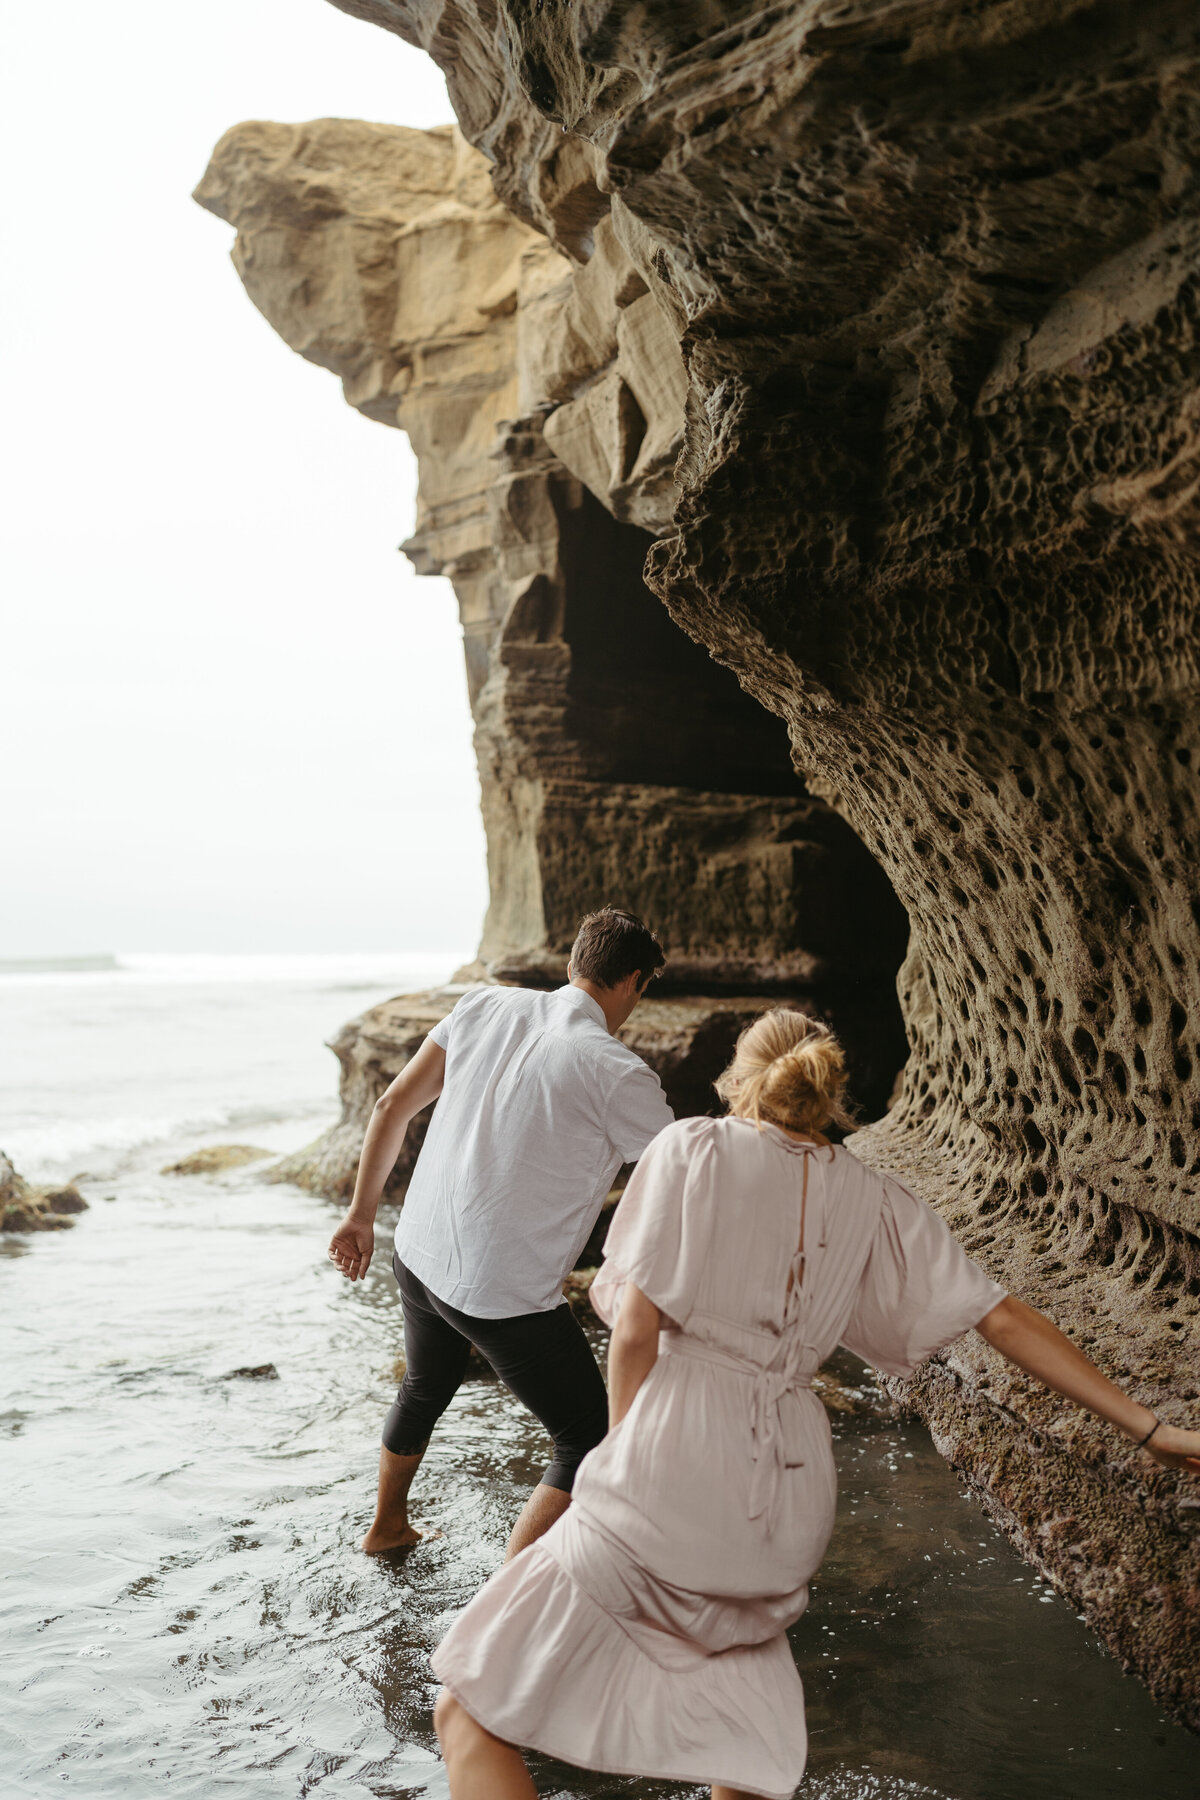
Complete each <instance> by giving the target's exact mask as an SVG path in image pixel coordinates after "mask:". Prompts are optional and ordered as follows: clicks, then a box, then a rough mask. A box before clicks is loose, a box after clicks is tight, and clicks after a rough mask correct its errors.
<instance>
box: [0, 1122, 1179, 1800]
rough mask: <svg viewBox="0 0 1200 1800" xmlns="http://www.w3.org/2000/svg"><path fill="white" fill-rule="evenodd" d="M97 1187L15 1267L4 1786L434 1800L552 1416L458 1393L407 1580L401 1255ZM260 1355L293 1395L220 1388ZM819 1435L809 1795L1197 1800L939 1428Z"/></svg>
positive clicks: (480, 1389)
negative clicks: (458, 1693)
mask: <svg viewBox="0 0 1200 1800" xmlns="http://www.w3.org/2000/svg"><path fill="white" fill-rule="evenodd" d="M165 1160H166V1157H165V1155H164V1154H162V1153H161V1151H160V1152H159V1153H158V1154H157V1155H156V1157H155V1161H156V1162H162V1161H165ZM106 1193H115V1195H116V1198H115V1200H113V1201H112V1202H111V1203H109V1204H105V1201H104V1195H105V1194H106ZM91 1197H92V1199H93V1202H94V1203H93V1208H92V1211H91V1212H90V1213H88V1214H86V1215H85V1216H84V1217H83V1218H82V1219H81V1220H80V1221H79V1224H78V1225H77V1227H76V1229H75V1230H74V1231H73V1232H71V1233H69V1234H62V1235H55V1236H54V1237H53V1238H41V1239H31V1240H14V1239H7V1240H4V1241H3V1243H2V1245H0V1250H2V1254H0V1317H2V1320H3V1323H2V1325H0V1369H3V1371H4V1380H5V1387H4V1392H3V1394H2V1395H0V1438H2V1439H3V1454H4V1462H5V1466H6V1469H7V1472H8V1478H7V1481H6V1484H5V1485H6V1510H7V1512H8V1514H9V1519H8V1522H7V1523H6V1527H5V1536H4V1540H3V1542H4V1546H5V1552H6V1562H7V1564H8V1575H7V1579H6V1582H5V1586H4V1597H3V1613H2V1617H3V1626H4V1636H5V1642H6V1648H7V1649H8V1651H9V1653H10V1669H11V1670H12V1673H11V1675H10V1679H9V1682H8V1688H9V1696H10V1697H9V1699H8V1701H7V1704H6V1706H5V1708H4V1711H3V1714H2V1715H0V1770H3V1776H2V1777H0V1787H2V1788H3V1791H4V1792H6V1793H7V1792H9V1791H11V1792H13V1793H21V1794H28V1795H36V1796H41V1795H45V1794H49V1793H58V1792H60V1791H61V1790H62V1789H63V1788H64V1787H67V1788H69V1790H70V1791H74V1792H76V1793H80V1794H85V1795H87V1796H88V1800H107V1797H108V1796H113V1797H114V1800H116V1797H117V1796H119V1797H120V1800H138V1797H139V1796H142V1795H149V1794H151V1793H154V1794H157V1793H158V1792H160V1791H161V1790H162V1788H163V1787H164V1785H165V1784H166V1783H167V1782H168V1781H169V1784H170V1791H171V1793H172V1794H174V1795H177V1796H189V1795H194V1796H203V1797H204V1800H211V1797H212V1796H214V1795H216V1794H218V1793H219V1794H220V1795H221V1796H222V1797H227V1800H240V1797H241V1796H243V1795H244V1796H246V1797H247V1800H250V1796H259V1795H299V1796H306V1795H310V1794H311V1795H317V1794H319V1795H320V1796H322V1800H367V1797H368V1796H374V1797H375V1800H399V1797H400V1796H418V1795H420V1796H428V1797H429V1800H434V1797H440V1800H445V1796H446V1794H447V1788H446V1784H445V1780H444V1776H443V1773H442V1770H441V1767H440V1764H439V1762H438V1759H437V1754H436V1746H435V1742H434V1738H433V1734H432V1729H431V1724H430V1707H431V1702H432V1694H433V1684H432V1680H431V1677H430V1674H429V1668H428V1655H429V1651H430V1649H431V1647H432V1646H433V1644H434V1643H435V1642H436V1641H437V1639H438V1638H439V1637H440V1635H441V1633H442V1631H443V1630H444V1629H445V1626H446V1625H447V1623H448V1622H449V1620H450V1619H451V1617H452V1616H453V1614H454V1612H455V1610H456V1609H457V1608H458V1607H460V1606H461V1605H462V1604H463V1603H464V1602H465V1601H466V1600H467V1599H468V1598H469V1596H470V1595H471V1594H472V1593H473V1592H474V1590H475V1589H476V1587H477V1586H478V1585H479V1583H480V1582H481V1581H482V1580H483V1579H484V1578H485V1577H486V1575H487V1574H488V1573H489V1572H490V1571H491V1570H492V1569H493V1568H494V1567H495V1566H496V1564H497V1563H498V1561H499V1558H500V1554H501V1549H502V1546H503V1543H504V1539H505V1537H506V1535H507V1533H508V1530H509V1527H510V1525H511V1523H512V1520H513V1518H514V1516H515V1514H516V1512H517V1511H518V1509H519V1507H520V1505H521V1503H522V1501H523V1499H524V1496H525V1492H526V1491H527V1489H528V1487H529V1485H530V1483H531V1482H532V1481H533V1480H534V1479H535V1478H536V1475H537V1472H538V1470H539V1469H540V1467H541V1466H542V1464H543V1463H544V1460H545V1456H546V1447H545V1444H544V1442H543V1441H542V1439H541V1437H540V1433H539V1430H538V1428H537V1427H536V1426H535V1425H534V1424H533V1423H532V1421H530V1420H529V1419H528V1418H527V1416H526V1415H525V1414H523V1412H522V1411H521V1409H520V1408H519V1407H518V1406H517V1405H516V1403H515V1402H513V1401H512V1400H510V1399H509V1397H508V1396H507V1395H506V1393H505V1392H504V1390H503V1389H501V1388H499V1387H498V1386H497V1385H496V1384H495V1383H494V1382H492V1381H490V1380H487V1379H479V1380H473V1381H471V1382H469V1383H468V1384H467V1386H466V1387H464V1389H463V1391H462V1393H461V1394H460V1396H459V1398H458V1400H457V1401H456V1403H455V1405H454V1407H453V1409H452V1411H451V1413H450V1414H449V1415H448V1416H447V1419H446V1420H445V1421H444V1423H443V1426H442V1428H441V1429H440V1431H439V1432H438V1434H437V1436H436V1438H435V1440H434V1443H433V1445H432V1447H431V1449H430V1452H429V1455H428V1458H427V1462H426V1467H425V1470H424V1471H423V1474H422V1478H421V1483H420V1487H419V1490H418V1498H419V1506H418V1509H417V1510H418V1516H419V1517H420V1518H422V1519H423V1520H424V1521H425V1522H426V1523H428V1524H430V1525H433V1526H437V1527H439V1528H440V1530H441V1532H442V1534H443V1535H442V1536H441V1537H439V1538H436V1539H432V1540H430V1541H428V1542H427V1543H424V1544H422V1545H421V1546H419V1547H418V1548H417V1550H415V1551H414V1552H413V1554H412V1555H411V1556H410V1557H409V1558H408V1559H407V1561H399V1560H392V1561H371V1560H368V1559H366V1558H364V1557H362V1556H361V1555H360V1554H358V1552H357V1551H356V1549H355V1545H356V1542H357V1539H358V1537H359V1536H360V1535H361V1533H362V1530H363V1529H364V1527H365V1524H366V1522H367V1519H368V1517H369V1515H370V1511H371V1502H372V1498H373V1488H374V1479H373V1477H374V1461H375V1445H376V1443H377V1441H378V1431H379V1425H380V1420H381V1417H382V1413H383V1411H384V1408H385V1407H386V1404H387V1402H388V1400H389V1398H390V1393H391V1387H392V1374H391V1371H392V1366H393V1363H394V1361H395V1359H396V1357H397V1356H398V1355H399V1353H400V1352H401V1349H402V1340H401V1329H400V1317H399V1309H398V1307H397V1305H396V1303H395V1300H394V1295H393V1289H392V1283H391V1276H390V1272H389V1269H388V1259H387V1257H386V1256H380V1257H377V1259H376V1263H375V1266H374V1268H373V1269H372V1272H371V1276H370V1278H369V1280H368V1281H367V1282H366V1283H365V1284H362V1285H360V1286H357V1287H355V1288H351V1287H350V1286H349V1285H348V1284H346V1283H344V1282H341V1281H340V1280H339V1279H338V1278H337V1277H336V1276H335V1275H334V1273H333V1272H332V1270H331V1269H330V1268H329V1267H328V1265H326V1264H325V1263H324V1262H323V1260H322V1252H323V1247H324V1242H325V1240H326V1238H327V1235H328V1226H329V1221H330V1218H331V1217H332V1211H331V1209H330V1208H329V1207H328V1206H326V1205H325V1204H324V1203H323V1202H321V1201H318V1200H315V1199H313V1198H311V1197H309V1196H307V1195H303V1194H300V1193H297V1192H294V1191H292V1190H289V1189H280V1188H266V1187H262V1186H260V1185H257V1184H256V1181H255V1171H254V1169H253V1168H250V1169H247V1170H244V1171H239V1172H237V1173H236V1174H233V1175H229V1176H225V1177H222V1178H219V1179H215V1180H214V1179H207V1180H206V1179H201V1178H195V1179H178V1178H175V1179H170V1178H160V1177H157V1176H155V1175H152V1174H149V1173H145V1172H143V1173H141V1174H137V1173H134V1174H130V1175H127V1176H126V1177H124V1178H123V1179H122V1180H121V1181H120V1182H119V1183H118V1184H116V1185H115V1186H114V1185H112V1184H109V1185H108V1186H106V1187H104V1188H97V1189H94V1190H92V1193H91ZM380 1235H381V1239H382V1238H383V1236H384V1231H383V1229H381V1234H380ZM266 1363H273V1364H274V1365H275V1367H276V1369H277V1370H278V1372H279V1379H278V1380H248V1379H241V1378H232V1379H230V1378H229V1376H230V1371H232V1370H234V1369H237V1368H253V1367H255V1366H257V1365H261V1364H266ZM18 1371H19V1372H18ZM834 1429H835V1437H836V1439H837V1448H838V1460H839V1465H840V1469H841V1475H842V1517H841V1524H840V1527H839V1531H838V1533H837V1535H836V1537H835V1540H834V1548H833V1551H832V1553H831V1556H830V1558H829V1560H828V1562H827V1563H826V1565H825V1568H824V1569H823V1571H822V1574H821V1576H820V1578H819V1582H818V1585H817V1588H816V1589H815V1592H814V1598H813V1605H812V1608H811V1610H810V1612H809V1614H808V1615H807V1617H806V1618H805V1619H803V1620H802V1621H801V1622H800V1624H799V1625H798V1626H797V1627H796V1629H795V1631H794V1633H793V1641H794V1644H795V1650H796V1655H797V1658H798V1660H799V1663H800V1666H801V1669H802V1672H803V1674H804V1679H805V1685H806V1689H807V1693H808V1704H809V1723H810V1730H811V1735H812V1764H811V1772H810V1775H809V1778H808V1780H807V1782H806V1784H805V1787H804V1789H803V1793H804V1795H805V1796H811V1800H869V1797H870V1800H875V1797H878V1800H901V1796H906V1795H914V1794H922V1793H933V1794H935V1795H939V1796H945V1797H948V1800H1016V1797H1017V1796H1020V1797H1021V1800H1134V1796H1138V1797H1139V1800H1140V1797H1141V1796H1143V1795H1145V1794H1146V1793H1148V1792H1152V1793H1154V1794H1156V1795H1157V1796H1159V1797H1160V1800H1183V1796H1184V1795H1185V1794H1186V1795H1189V1796H1190V1795H1192V1794H1193V1793H1194V1792H1195V1788H1196V1773H1197V1755H1196V1743H1195V1740H1194V1739H1193V1738H1190V1737H1189V1736H1187V1735H1186V1734H1185V1733H1183V1732H1182V1731H1180V1730H1179V1729H1177V1728H1176V1727H1173V1726H1171V1725H1168V1724H1165V1723H1164V1722H1163V1721H1162V1720H1161V1718H1160V1716H1159V1714H1158V1712H1157V1710H1156V1709H1155V1708H1154V1706H1153V1705H1152V1704H1151V1702H1150V1701H1149V1700H1148V1699H1147V1697H1146V1695H1145V1694H1144V1692H1143V1691H1142V1690H1141V1689H1140V1688H1139V1687H1138V1686H1137V1685H1136V1684H1135V1683H1134V1682H1132V1681H1129V1680H1126V1679H1124V1678H1123V1677H1122V1676H1121V1674H1120V1673H1119V1671H1118V1670H1117V1669H1116V1667H1115V1666H1114V1665H1113V1663H1112V1662H1111V1661H1110V1660H1108V1659H1107V1658H1106V1657H1104V1656H1103V1655H1102V1653H1101V1652H1100V1651H1099V1649H1098V1647H1097V1646H1096V1644H1095V1643H1094V1641H1093V1640H1092V1639H1091V1638H1090V1637H1089V1635H1088V1633H1087V1632H1086V1630H1085V1628H1084V1627H1083V1626H1082V1625H1081V1624H1080V1623H1079V1622H1078V1621H1077V1620H1076V1619H1075V1617H1074V1616H1073V1614H1072V1613H1071V1611H1070V1609H1069V1608H1068V1607H1067V1606H1066V1605H1065V1603H1064V1602H1063V1601H1062V1600H1061V1599H1059V1598H1058V1597H1056V1596H1054V1595H1052V1594H1051V1593H1050V1592H1049V1591H1048V1590H1047V1589H1045V1588H1043V1587H1042V1586H1041V1585H1040V1584H1039V1583H1038V1582H1037V1581H1036V1580H1035V1579H1034V1577H1033V1576H1032V1573H1031V1571H1030V1570H1029V1569H1027V1568H1026V1567H1025V1566H1024V1565H1023V1564H1022V1563H1020V1562H1019V1561H1018V1560H1017V1559H1016V1558H1015V1557H1014V1556H1013V1555H1012V1553H1011V1552H1010V1551H1009V1550H1008V1549H1007V1547H1006V1546H1005V1544H1004V1543H1003V1541H1002V1540H1001V1539H1000V1537H999V1536H998V1534H997V1533H996V1532H995V1531H994V1530H993V1529H992V1528H991V1527H990V1526H988V1525H987V1524H986V1522H985V1521H984V1520H983V1518H982V1516H981V1514H980V1513H979V1511H978V1509H977V1507H975V1506H974V1505H973V1504H972V1503H971V1502H969V1501H968V1500H966V1499H964V1498H963V1497H962V1496H961V1495H960V1493H959V1490H958V1487H957V1485H956V1483H955V1481H954V1479H953V1477H952V1476H951V1475H950V1474H949V1473H948V1472H947V1470H946V1469H945V1468H944V1466H943V1465H942V1463H941V1462H940V1460H939V1459H938V1458H937V1456H936V1455H935V1453H934V1452H933V1450H932V1448H931V1447H930V1445H929V1442H928V1439H927V1438H926V1437H925V1436H924V1434H923V1433H922V1432H920V1431H919V1430H917V1429H916V1428H914V1427H909V1426H901V1425H897V1424H896V1423H894V1422H893V1421H890V1420H887V1419H879V1418H871V1417H846V1416H839V1417H837V1418H835V1421H834ZM535 1776H536V1779H537V1783H538V1788H539V1792H540V1793H542V1794H544V1795H559V1796H563V1797H566V1796H570V1797H572V1800H574V1797H576V1796H579V1797H582V1796H591V1797H596V1800H599V1797H600V1796H606V1795H611V1796H616V1795H634V1794H636V1795H638V1796H640V1797H642V1800H651V1797H652V1796H660V1795H661V1796H666V1795H668V1794H670V1795H674V1796H681V1795H684V1794H685V1793H688V1792H689V1791H694V1792H698V1791H699V1790H687V1789H684V1788H681V1787H678V1786H671V1785H668V1784H661V1783H648V1782H643V1781H631V1780H615V1779H613V1778H612V1777H610V1776H597V1775H588V1774H581V1773H579V1772H577V1771H574V1770H571V1769H568V1768H566V1767H564V1766H563V1765H561V1764H556V1763H551V1762H549V1761H546V1760H542V1761H539V1762H538V1763H537V1764H536V1765H535ZM5 1784H11V1786H6V1785H5Z"/></svg>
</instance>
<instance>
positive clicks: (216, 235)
mask: <svg viewBox="0 0 1200 1800" xmlns="http://www.w3.org/2000/svg"><path fill="white" fill-rule="evenodd" d="M5 36H6V57H5V73H4V75H3V77H2V78H0V80H2V82H3V89H4V119H3V133H4V137H5V151H4V165H3V166H4V168H5V171H6V177H7V178H6V182H5V239H6V266H7V277H6V281H5V283H4V286H3V296H2V297H3V326H2V343H3V363H4V370H3V379H4V393H5V399H4V416H5V425H4V449H3V456H4V464H5V468H4V474H3V498H4V502H5V508H4V514H5V516H4V519H3V523H2V526H0V557H2V561H3V568H2V571H0V573H2V579H3V596H4V597H3V601H2V602H0V604H2V605H3V609H4V626H3V665H2V666H3V680H2V685H0V739H2V742H0V805H2V815H0V817H2V825H0V830H2V837H0V847H2V852H3V857H4V876H3V882H2V884H0V958H3V957H12V956H23V955H28V956H34V955H53V954H85V953H91V952H96V951H106V950H118V951H119V950H197V951H202V950H203V951H241V950H245V951H269V950H279V951H307V950H313V951H317V950H320V951H330V950H346V951H374V950H389V951H390V950H409V949H413V950H420V949H432V950H441V949H450V950H455V951H457V950H460V949H462V950H473V949H474V945H475V942H476V940H477V937H478V931H479V925H480V921H481V917H482V912H483V907H484V903H485V885H484V874H483V840H482V831H481V828H480V825H479V818H478V788H477V784H476V778H475V767H474V759H473V757H472V754H471V745H470V715H469V713H468V710H467V703H466V686H465V680H464V676H463V669H462V655H461V646H460V636H459V629H458V621H457V615H456V612H455V608H454V600H453V595H452V593H451V592H450V589H449V585H448V584H447V583H446V582H444V581H432V580H419V579H418V578H417V577H416V576H415V575H414V574H413V572H412V570H411V568H410V567H409V564H408V562H407V560H406V559H405V558H403V557H402V556H400V555H398V554H397V550H396V546H397V545H398V544H399V543H400V542H401V541H402V540H403V539H404V537H406V536H407V535H408V533H409V531H410V529H411V525H412V517H413V492H414V485H415V468H414V464H413V460H412V457H411V455H410V453H409V449H408V444H407V440H406V439H405V438H403V437H402V436H401V435H400V433H398V432H395V431H388V430H386V429H385V428H384V427H382V426H379V425H375V424H371V423H369V422H368V421H367V420H365V419H362V418H360V417H359V416H358V414H357V413H354V412H352V411H351V410H350V409H349V408H348V407H347V406H346V404H345V402H344V401H343V399H342V396H341V389H340V386H339V384H338V382H337V381H336V379H335V378H334V377H333V376H332V375H330V374H328V373H327V372H326V371H324V370H321V369H316V368H313V367H311V366H310V365H309V364H307V363H305V362H302V361H301V360H300V358H299V357H297V356H295V355H293V354H292V352H291V351H289V350H288V349H287V348H286V347H285V346H284V345H283V343H282V342H281V341H280V340H279V339H278V338H277V337H276V336H275V334H274V332H273V331H272V330H271V329H270V327H269V326H268V325H267V324H266V322H265V321H264V320H263V319H262V318H261V317H260V316H259V314H258V313H257V312H256V311H255V310H254V308H253V307H252V306H251V304H250V302H249V300H248V299H247V298H246V295H245V293H244V292H243V290H242V287H241V283H240V282H239V281H238V279H237V276H236V275H235V274H234V271H233V268H232V265H231V264H230V261H229V249H230V245H231V243H232V236H233V234H232V232H231V230H230V229H229V227H227V226H225V225H223V224H221V222H220V221H219V220H217V219H214V218H213V217H212V216H211V215H210V214H208V213H205V212H202V211H201V210H200V208H199V207H197V206H196V205H195V203H194V202H193V201H192V200H191V198H190V193H191V189H192V188H193V187H194V186H195V184H196V182H197V181H198V180H199V178H200V176H201V174H202V173H203V171H204V167H205V164H206V162H207V160H208V155H209V152H210V150H211V148H212V146H213V144H214V143H215V142H216V140H217V139H218V137H220V135H221V133H222V132H223V131H224V130H225V129H226V128H227V127H228V126H229V125H232V124H235V123H236V122H237V121H239V120H241V119H247V118H266V119H282V120H288V121H292V120H302V119H310V118H320V117H330V116H333V117H346V118H365V119H375V120H386V121H389V122H392V123H396V124H407V125H433V124H439V123H442V122H444V121H446V120H449V119H450V118H451V117H452V113H451V110H450V106H449V102H448V101H447V98H446V91H445V85H444V83H443V81H442V78H441V76H440V75H439V73H438V71H437V70H436V69H435V67H434V66H433V64H432V63H431V62H429V60H428V59H427V58H426V57H424V56H423V55H422V54H421V53H420V52H419V51H416V50H411V49H409V47H408V46H407V45H404V44H401V43H400V42H399V40H398V39H395V38H392V37H390V36H388V35H387V34H385V33H384V32H382V31H379V30H378V29H376V28H373V27H372V26H369V25H366V24H363V23H361V22H360V21H358V20H354V19H350V18H347V17H346V16H345V15H344V14H342V13H340V12H338V11H336V10H335V9H334V8H333V7H332V6H330V5H328V4H326V0H208V3H207V4H206V5H205V6H204V7H203V8H200V9H197V8H194V7H186V8H185V7H180V6H171V5H165V4H164V3H163V0H123V4H121V5H120V6H117V7H101V6H96V5H93V4H87V3H85V0H69V3H68V4H65V5H56V6H53V7H51V6H28V7H24V8H22V9H20V10H19V11H17V12H15V13H13V14H12V15H11V16H10V17H9V19H8V21H7V26H6V33H5Z"/></svg>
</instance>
